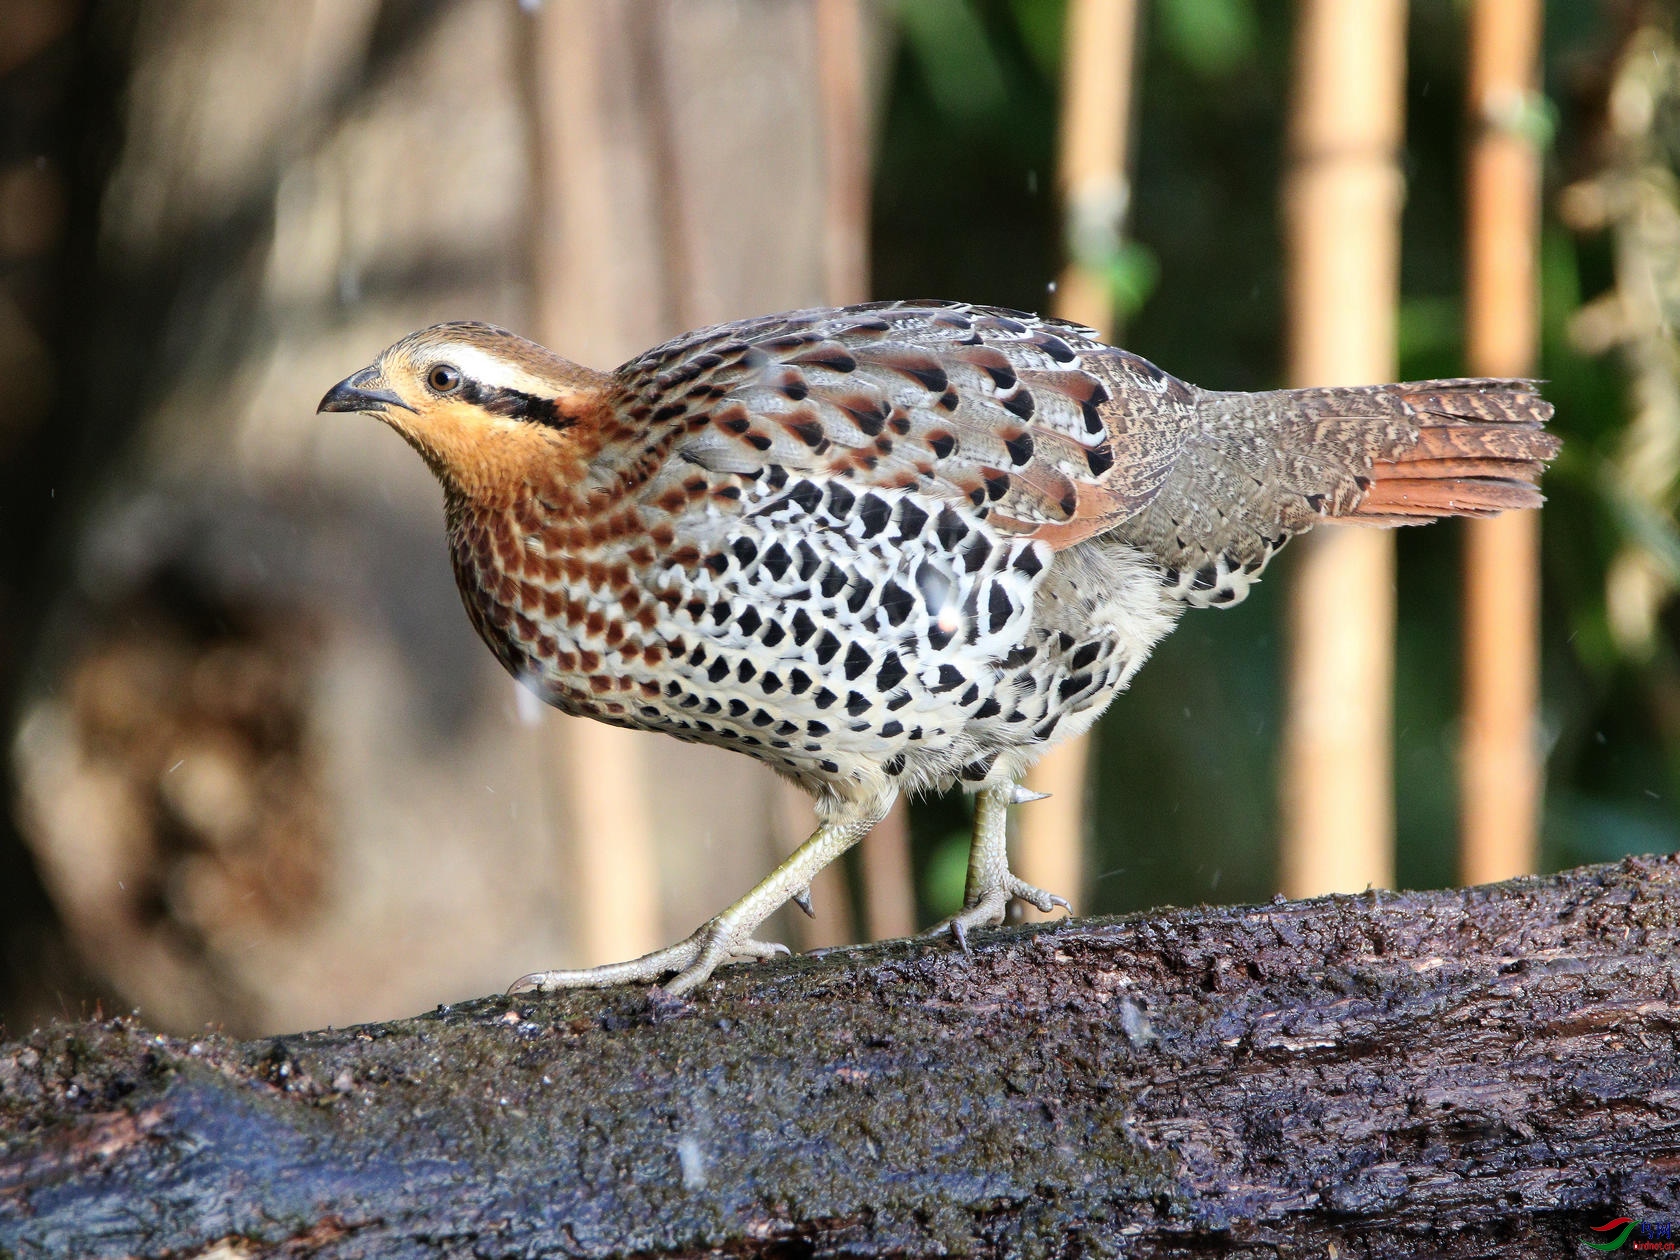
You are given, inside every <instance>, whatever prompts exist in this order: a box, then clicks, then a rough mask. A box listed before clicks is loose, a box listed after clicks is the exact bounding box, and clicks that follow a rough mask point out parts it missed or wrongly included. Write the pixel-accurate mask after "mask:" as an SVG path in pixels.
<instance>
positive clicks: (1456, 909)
mask: <svg viewBox="0 0 1680 1260" xmlns="http://www.w3.org/2000/svg"><path fill="white" fill-rule="evenodd" d="M1677 894H1680V858H1676V857H1669V858H1630V859H1628V860H1626V861H1624V862H1622V863H1619V864H1616V865H1611V866H1599V867H1590V868H1584V869H1581V870H1577V871H1572V872H1568V873H1566V874H1563V875H1558V876H1554V877H1550V878H1545V879H1523V880H1515V881H1512V882H1510V883H1505V884H1498V885H1492V886H1488V887H1482V888H1473V889H1469V890H1466V891H1451V892H1432V893H1399V894H1396V893H1381V894H1366V895H1361V896H1337V897H1327V898H1321V899H1318V900H1314V901H1306V902H1294V903H1278V904H1274V905H1269V906H1260V907H1220V908H1211V909H1210V908H1205V907H1204V908H1196V909H1188V910H1174V911H1171V912H1167V913H1161V914H1155V915H1150V916H1133V917H1130V918H1127V919H1117V920H1085V921H1070V922H1063V923H1056V924H1050V925H1044V926H1038V927H1032V928H1015V929H1005V930H1001V931H998V932H995V933H976V934H975V936H974V952H973V954H972V956H969V957H965V956H964V955H962V954H961V953H959V952H957V951H955V950H954V949H952V948H951V947H950V946H949V945H948V944H946V943H944V942H934V941H900V942H890V943H886V944H883V945H877V946H871V947H867V948H863V949H856V950H847V951H830V952H828V953H826V954H824V955H821V956H807V957H801V958H795V959H793V960H791V961H788V962H785V963H778V964H774V965H765V966H758V967H742V968H734V969H729V970H727V971H725V972H724V973H723V974H722V975H721V977H720V978H719V979H717V980H714V981H713V982H712V983H711V984H710V985H709V986H708V987H707V988H706V989H705V990H704V991H703V993H702V994H701V995H700V996H699V998H698V999H697V1000H694V1001H691V1002H680V1001H659V1002H652V1001H650V1000H649V997H648V995H647V994H646V993H645V992H642V991H639V990H630V989H617V990H611V991H607V992H601V993H572V994H566V995H562V996H558V997H552V998H542V999H530V998H522V999H519V1000H517V1001H513V1000H509V999H507V998H495V997H493V998H485V999H482V1000H479V1001H474V1002H470V1003H463V1004H461V1005H458V1006H455V1007H452V1008H440V1009H439V1010H438V1011H436V1012H435V1013H432V1014H428V1015H423V1016H419V1017H417V1018H414V1019H408V1020H399V1021H396V1022H393V1023H389V1024H378V1025H367V1026H364V1027H360V1028H349V1029H342V1030H334V1029H328V1030H326V1031H323V1032H311V1033H302V1034H299V1035H296V1036H285V1037H274V1038H268V1039H263V1040H259V1041H250V1042H243V1043H240V1042H235V1041H231V1040H228V1039H226V1038H223V1037H220V1036H213V1035H207V1036H205V1037H202V1038H200V1039H199V1040H197V1041H193V1042H190V1043H189V1042H185V1041H180V1040H176V1039H173V1038H168V1037H164V1036H161V1035H158V1034H154V1033H152V1032H149V1031H147V1030H146V1029H145V1028H144V1027H143V1026H141V1025H140V1024H139V1023H137V1022H136V1021H134V1020H131V1019H116V1020H109V1021H106V1022H103V1023H82V1024H73V1025H59V1026H55V1027H51V1028H47V1029H43V1030H40V1031H38V1032H36V1033H34V1034H32V1035H31V1036H29V1037H28V1038H25V1039H24V1040H22V1041H19V1042H14V1043H11V1044H9V1045H5V1046H0V1255H4V1256H30V1257H34V1256H78V1257H80V1256H165V1255H167V1256H174V1257H179V1256H186V1255H199V1254H201V1253H203V1252H205V1251H206V1250H214V1248H215V1246H216V1245H218V1244H219V1246H220V1248H221V1249H220V1250H219V1251H215V1254H218V1255H227V1256H249V1255H288V1256H292V1255H318V1256H332V1257H351V1256H380V1257H407V1256H416V1257H419V1256H439V1255H457V1254H471V1255H475V1256H514V1255H518V1256H534V1255H567V1256H572V1255H577V1256H613V1255H624V1254H630V1253H635V1254H638V1255H706V1254H728V1255H732V1256H736V1255H767V1254H774V1255H778V1256H791V1255H812V1254H826V1253H833V1252H846V1253H850V1254H869V1255H883V1254H891V1255H937V1254H964V1255H1027V1256H1058V1255H1082V1256H1084V1255H1117V1254H1122V1253H1123V1254H1125V1255H1128V1256H1204V1255H1219V1256H1226V1257H1229V1256H1244V1257H1247V1256H1256V1257H1258V1256H1267V1257H1275V1256H1278V1255H1283V1254H1289V1255H1296V1254H1299V1255H1308V1254H1310V1255H1314V1256H1321V1255H1341V1256H1370V1257H1380V1256H1415V1255H1425V1254H1427V1255H1436V1254H1442V1255H1454V1256H1481V1255H1487V1256H1493V1255H1499V1256H1510V1255H1517V1254H1521V1255H1525V1256H1575V1255H1579V1254H1584V1253H1583V1250H1582V1247H1581V1241H1582V1240H1583V1239H1585V1238H1591V1239H1593V1240H1596V1241H1603V1240H1604V1239H1605V1237H1606V1236H1605V1235H1601V1234H1591V1233H1589V1232H1588V1230H1589V1227H1590V1226H1592V1225H1598V1224H1602V1223H1604V1222H1605V1221H1606V1220H1608V1219H1610V1218H1611V1217H1615V1216H1628V1217H1631V1218H1633V1219H1635V1220H1644V1221H1661V1220H1671V1219H1672V1218H1673V1217H1674V1216H1676V1215H1677V1214H1680V1053H1677V1047H1680V966H1677V963H1676V945H1677V943H1680V940H1677V938H1680V911H1677V910H1676V905H1677V904H1680V902H1677Z"/></svg>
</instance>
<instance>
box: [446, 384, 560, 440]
mask: <svg viewBox="0 0 1680 1260" xmlns="http://www.w3.org/2000/svg"><path fill="white" fill-rule="evenodd" d="M460 396H461V398H463V399H464V400H466V401H467V402H470V403H475V404H477V405H478V406H480V407H482V408H484V410H486V411H488V412H489V413H490V414H491V415H496V416H507V417H509V418H510V419H513V420H528V421H530V422H531V423H533V424H540V425H543V426H544V427H545V428H550V429H569V428H571V427H572V426H573V425H574V424H576V423H577V420H576V418H575V417H573V416H568V415H566V414H565V413H563V412H562V411H561V410H560V404H559V402H558V400H556V399H553V398H541V397H539V396H537V395H536V394H527V393H525V392H524V391H523V390H518V389H510V388H507V387H505V386H496V387H492V388H487V387H485V386H484V385H482V384H480V383H479V382H478V381H475V380H471V379H469V380H466V381H464V382H462V385H461V390H460Z"/></svg>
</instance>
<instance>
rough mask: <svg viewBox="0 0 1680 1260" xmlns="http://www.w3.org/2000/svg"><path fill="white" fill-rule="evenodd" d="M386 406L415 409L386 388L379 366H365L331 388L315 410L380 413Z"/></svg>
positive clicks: (407, 409)
mask: <svg viewBox="0 0 1680 1260" xmlns="http://www.w3.org/2000/svg"><path fill="white" fill-rule="evenodd" d="M386 407H401V408H402V409H403V410H404V411H413V410H414V408H413V407H410V406H409V405H408V404H407V403H405V402H404V401H403V400H402V399H401V398H398V397H397V396H396V394H395V393H393V392H392V391H391V390H390V389H388V388H386V385H385V380H384V378H383V377H382V376H380V375H379V369H378V368H371V367H365V368H363V369H362V370H361V371H360V372H357V373H356V374H355V375H354V376H347V377H345V378H344V379H343V380H342V381H340V382H339V383H338V384H337V385H334V386H333V387H332V388H331V389H329V390H328V391H327V396H326V397H325V398H323V399H321V405H320V406H319V407H317V408H315V411H316V413H317V414H319V413H321V412H323V411H370V412H373V413H375V414H378V413H379V412H382V411H384V410H385V408H386Z"/></svg>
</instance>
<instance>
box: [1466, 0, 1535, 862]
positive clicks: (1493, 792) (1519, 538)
mask: <svg viewBox="0 0 1680 1260" xmlns="http://www.w3.org/2000/svg"><path fill="white" fill-rule="evenodd" d="M1541 22H1542V13H1541V6H1540V0H1475V3H1474V4H1472V6H1471V8H1470V92H1469V115H1470V125H1471V127H1472V129H1473V133H1474V139H1473V141H1472V147H1471V150H1470V171H1469V198H1470V204H1469V222H1468V228H1467V241H1466V246H1467V259H1466V261H1467V270H1468V273H1469V274H1468V277H1467V280H1468V287H1469V298H1468V311H1467V323H1468V330H1467V331H1468V336H1469V343H1470V344H1469V350H1470V370H1471V371H1472V372H1475V373H1477V374H1479V375H1484V376H1526V375H1528V374H1529V373H1530V372H1532V371H1533V370H1534V353H1535V344H1536V341H1537V338H1538V311H1537V306H1538V301H1537V297H1538V294H1537V281H1536V275H1535V254H1536V251H1537V248H1538V244H1539V224H1540V213H1539V211H1540V148H1539V145H1538V143H1537V142H1536V140H1535V139H1534V136H1533V133H1532V129H1531V128H1525V127H1524V125H1523V124H1524V120H1525V118H1526V117H1527V116H1528V114H1529V113H1530V112H1531V110H1532V104H1533V101H1534V98H1535V95H1536V93H1537V92H1538V91H1539V67H1540V31H1541ZM1465 544H1466V546H1465V585H1464V595H1465V599H1464V691H1465V714H1464V744H1463V748H1462V752H1461V762H1460V771H1461V774H1462V776H1463V818H1462V820H1461V828H1462V832H1461V853H1460V873H1461V876H1462V878H1463V880H1464V882H1465V883H1467V884H1480V883H1485V882H1488V881H1490V880H1499V879H1509V878H1510V877H1511V876H1513V875H1522V874H1525V873H1528V872H1530V871H1533V870H1534V869H1535V864H1536V860H1537V857H1538V850H1539V836H1538V831H1539V810H1540V786H1541V766H1540V756H1539V741H1538V738H1537V729H1536V728H1537V725H1538V718H1537V714H1536V710H1537V707H1538V702H1539V671H1540V662H1539V619H1540V567H1539V557H1540V518H1539V514H1538V513H1536V512H1507V513H1505V514H1504V515H1503V516H1497V517H1494V518H1492V519H1490V520H1485V521H1470V522H1468V523H1467V527H1466V535H1465Z"/></svg>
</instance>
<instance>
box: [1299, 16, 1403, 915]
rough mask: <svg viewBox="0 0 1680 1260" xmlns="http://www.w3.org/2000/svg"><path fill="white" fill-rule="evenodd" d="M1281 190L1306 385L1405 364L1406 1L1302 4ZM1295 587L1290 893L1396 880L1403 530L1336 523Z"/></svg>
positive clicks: (1314, 538)
mask: <svg viewBox="0 0 1680 1260" xmlns="http://www.w3.org/2000/svg"><path fill="white" fill-rule="evenodd" d="M1297 13H1298V18H1297V21H1298V27H1297V31H1296V45H1295V48H1296V65H1295V73H1296V84H1295V91H1296V97H1295V104H1294V118H1293V120H1292V128H1291V136H1290V144H1291V153H1290V165H1289V172H1288V175H1287V180H1286V184H1285V193H1284V213H1285V219H1286V234H1287V237H1288V250H1289V263H1288V266H1289V295H1290V312H1289V335H1290V367H1289V375H1290V379H1291V382H1292V383H1293V384H1295V385H1336V384H1369V383H1374V382H1379V381H1385V380H1391V379H1392V378H1393V375H1394V347H1395V308H1396V303H1397V299H1398V295H1399V261H1400V208H1401V201H1402V183H1401V175H1400V168H1399V162H1398V154H1399V148H1400V144H1401V140H1402V135H1403V130H1404V120H1403V114H1404V80H1405V33H1406V9H1405V4H1404V0H1302V2H1301V3H1300V5H1299V6H1298V9H1297ZM1304 541H1305V542H1306V544H1307V545H1306V546H1305V547H1304V548H1303V551H1304V554H1303V555H1301V556H1300V557H1299V559H1298V562H1297V570H1296V578H1295V584H1294V587H1293V589H1292V590H1291V592H1290V595H1291V599H1290V611H1289V631H1290V639H1289V641H1290V661H1289V683H1288V702H1287V703H1288V712H1287V715H1286V719H1285V732H1284V748H1283V758H1284V764H1283V787H1282V805H1283V838H1282V852H1281V854H1280V860H1279V873H1280V884H1281V886H1282V889H1283V891H1284V892H1285V893H1287V894H1288V895H1290V896H1309V895H1314V894H1317V893H1322V892H1328V891H1332V890H1343V891H1348V890H1358V889H1362V888H1365V887H1366V886H1368V885H1377V886H1388V885H1391V884H1392V883H1393V879H1394V856H1393V849H1394V843H1393V830H1394V822H1393V797H1392V784H1391V768H1390V762H1391V756H1392V749H1391V743H1390V726H1391V724H1392V716H1393V714H1392V690H1393V671H1394V542H1393V536H1392V534H1390V533H1388V532H1386V531H1379V530H1360V529H1348V528H1337V527H1330V528H1326V529H1320V530H1317V531H1315V532H1314V533H1313V534H1312V535H1311V536H1309V537H1308V538H1307V539H1306V540H1304Z"/></svg>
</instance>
